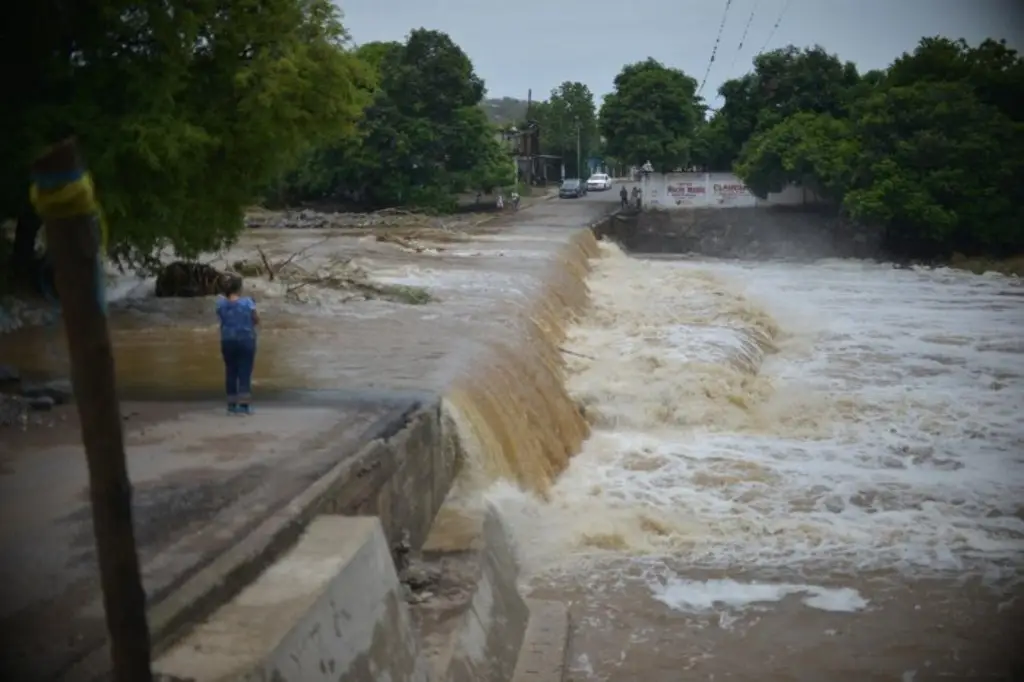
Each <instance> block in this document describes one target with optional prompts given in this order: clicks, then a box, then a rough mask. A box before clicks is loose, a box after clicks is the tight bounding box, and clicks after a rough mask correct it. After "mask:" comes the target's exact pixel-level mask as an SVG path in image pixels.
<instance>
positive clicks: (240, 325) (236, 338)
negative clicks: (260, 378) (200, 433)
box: [217, 277, 260, 414]
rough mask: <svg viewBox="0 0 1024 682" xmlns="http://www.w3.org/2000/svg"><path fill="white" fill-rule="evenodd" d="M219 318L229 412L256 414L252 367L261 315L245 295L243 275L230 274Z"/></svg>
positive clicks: (219, 305)
mask: <svg viewBox="0 0 1024 682" xmlns="http://www.w3.org/2000/svg"><path fill="white" fill-rule="evenodd" d="M217 318H218V319H219V320H220V352H221V355H222V356H223V358H224V384H225V386H224V388H225V392H226V393H227V399H228V414H252V402H251V401H252V395H251V393H252V369H253V364H254V363H255V361H256V327H257V326H258V325H259V323H260V316H259V313H257V312H256V301H254V300H253V299H252V298H251V297H250V296H242V279H241V278H240V277H230V278H229V279H227V281H226V282H225V285H224V295H223V296H218V297H217Z"/></svg>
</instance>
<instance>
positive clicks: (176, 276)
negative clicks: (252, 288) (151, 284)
mask: <svg viewBox="0 0 1024 682" xmlns="http://www.w3.org/2000/svg"><path fill="white" fill-rule="evenodd" d="M236 277H237V275H233V274H231V273H227V272H221V271H220V270H218V269H217V268H215V267H213V266H212V265H208V264H207V263H194V262H189V261H181V260H179V261H174V262H173V263H168V264H167V265H165V266H164V267H163V268H162V269H161V270H160V273H159V274H158V275H157V278H156V296H157V298H196V297H199V296H216V295H217V294H220V293H223V292H224V289H225V287H226V285H227V284H228V282H230V281H231V280H232V279H234V278H236Z"/></svg>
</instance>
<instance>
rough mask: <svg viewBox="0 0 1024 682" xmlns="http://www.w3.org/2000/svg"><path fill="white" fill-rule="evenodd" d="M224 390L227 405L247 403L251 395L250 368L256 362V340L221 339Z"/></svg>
mask: <svg viewBox="0 0 1024 682" xmlns="http://www.w3.org/2000/svg"><path fill="white" fill-rule="evenodd" d="M220 353H221V355H222V356H224V390H225V392H226V393H227V395H228V402H229V403H248V402H249V400H250V398H251V393H252V367H253V364H254V363H255V361H256V339H222V340H221V342H220Z"/></svg>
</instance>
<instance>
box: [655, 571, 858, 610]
mask: <svg viewBox="0 0 1024 682" xmlns="http://www.w3.org/2000/svg"><path fill="white" fill-rule="evenodd" d="M651 594H652V595H653V596H654V598H655V599H656V600H657V601H659V602H661V603H662V604H665V605H666V606H668V607H669V608H671V609H675V610H677V611H686V612H690V613H701V612H708V611H716V610H718V609H722V608H726V609H732V610H742V609H744V608H747V607H750V606H754V605H758V604H766V603H771V602H779V601H782V600H783V599H785V598H786V597H788V596H790V595H799V596H800V600H801V601H802V602H803V603H804V605H806V606H808V607H810V608H812V609H818V610H820V611H834V612H847V613H852V612H855V611H861V610H863V609H865V608H867V606H868V602H867V600H866V599H864V598H863V597H861V595H860V593H859V592H857V590H853V589H850V588H848V587H840V588H831V587H821V586H819V585H793V584H788V583H741V582H736V581H735V580H728V579H724V580H684V579H681V578H672V579H670V580H668V581H667V582H666V583H665V584H655V585H652V586H651Z"/></svg>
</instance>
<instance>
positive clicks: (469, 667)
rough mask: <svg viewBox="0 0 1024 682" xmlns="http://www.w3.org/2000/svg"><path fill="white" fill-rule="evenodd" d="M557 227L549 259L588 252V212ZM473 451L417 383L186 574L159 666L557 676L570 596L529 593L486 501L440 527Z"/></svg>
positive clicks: (211, 672) (203, 681) (509, 678)
mask: <svg viewBox="0 0 1024 682" xmlns="http://www.w3.org/2000/svg"><path fill="white" fill-rule="evenodd" d="M589 210H592V211H594V209H589ZM594 213H597V211H594ZM598 215H599V216H600V215H605V214H604V212H603V210H602V211H601V213H600V214H598ZM580 222H584V221H580ZM586 222H587V223H589V225H588V226H587V227H589V228H590V229H594V225H595V221H594V220H593V219H591V220H588V221H586ZM559 227H560V228H561V229H560V230H559V231H558V232H553V234H556V235H557V241H558V242H559V243H562V244H564V248H565V249H566V250H567V251H566V253H569V252H572V253H574V254H575V256H574V258H575V260H573V259H570V258H563V257H562V256H563V255H564V254H563V253H562V252H561V251H557V250H555V249H552V254H553V255H552V259H551V263H552V267H553V268H555V269H556V270H557V269H559V268H561V269H562V270H570V269H572V267H576V266H579V267H583V266H580V264H579V262H578V261H580V259H582V262H585V258H586V256H585V255H580V253H577V252H581V253H582V251H581V249H582V247H581V246H580V244H579V243H578V242H580V241H581V240H582V241H586V242H588V243H590V244H593V239H592V238H591V235H590V234H589V233H588V232H587V231H586V229H587V227H584V225H580V226H579V227H572V228H571V229H567V228H569V226H559ZM555 229H559V228H555ZM541 236H542V237H545V238H547V239H550V238H549V237H547V235H544V234H541ZM573 263H575V265H573ZM548 274H550V273H548ZM556 274H557V273H556ZM563 274H565V273H563ZM583 274H584V273H581V272H576V271H573V272H572V273H571V275H572V277H576V278H577V279H580V278H582V277H583ZM565 276H568V275H565ZM548 305H549V307H550V309H551V310H552V311H553V310H555V308H554V307H551V306H550V303H548ZM544 310H547V308H545V309H544ZM552 314H554V313H552ZM551 322H552V323H554V322H555V321H554V320H551ZM555 355H557V353H555ZM530 357H532V356H530ZM544 357H546V356H543V357H542V359H543V358H544ZM485 360H487V361H488V363H489V364H490V365H495V364H500V363H496V362H494V360H495V358H489V359H488V358H485ZM552 362H553V361H552ZM547 370H551V368H550V367H548V368H547ZM547 370H545V371H547ZM552 371H553V370H552ZM517 376H518V375H517ZM553 377H554V374H552V377H551V378H552V380H554V378H553ZM531 380H532V379H531ZM467 395H469V394H467ZM570 407H572V406H571V405H570ZM567 409H568V408H567ZM572 409H573V414H576V412H575V408H572ZM466 447H467V448H468V447H469V446H466ZM468 456H469V455H468V454H467V452H466V451H465V450H464V444H463V442H462V441H461V440H460V434H459V433H458V427H457V426H456V424H455V422H454V421H453V420H452V419H450V418H449V416H448V415H447V414H446V413H445V411H443V410H442V407H441V399H440V398H439V397H429V398H428V397H426V396H422V397H420V398H418V399H417V400H416V401H415V404H414V405H413V406H411V407H410V408H409V409H408V410H407V411H406V413H405V414H404V417H403V419H401V420H397V421H395V422H394V426H393V428H391V429H389V430H388V431H387V432H386V433H382V434H380V435H379V436H378V437H377V438H376V439H375V440H373V441H372V442H370V443H368V444H367V445H365V446H364V447H363V448H362V449H361V450H360V451H359V452H358V453H357V454H355V455H353V456H351V457H347V458H345V460H344V461H342V462H341V463H339V464H338V465H337V466H336V467H335V468H334V469H333V470H332V471H331V472H330V473H329V474H327V475H325V476H323V477H322V478H321V479H320V480H318V481H316V483H315V484H314V485H313V486H312V487H311V488H310V489H309V490H308V491H306V492H305V493H303V495H301V496H300V497H299V498H296V499H295V500H293V501H292V502H290V503H289V504H288V505H287V507H286V508H285V509H283V510H281V511H280V512H279V513H278V514H276V515H275V516H274V517H272V518H271V519H270V520H269V521H268V522H267V523H265V524H263V525H262V526H261V527H260V528H258V529H257V530H256V531H255V532H254V533H253V534H251V536H250V537H249V538H246V539H244V540H243V541H242V542H241V543H239V548H236V549H233V550H232V551H233V552H234V556H227V557H223V558H220V559H218V560H217V561H215V562H214V565H211V566H210V567H208V568H207V569H206V570H204V571H201V572H200V574H199V575H198V576H196V577H193V578H192V579H190V581H189V582H188V584H186V585H185V586H184V587H183V589H182V590H180V595H179V596H178V597H176V599H177V602H178V604H179V608H178V609H177V610H174V609H169V610H167V613H165V614H163V615H161V614H156V617H155V618H151V621H154V622H155V626H156V627H155V628H154V632H155V633H156V637H155V638H154V639H155V641H156V642H157V647H156V650H155V662H154V667H155V669H156V671H157V672H158V673H159V674H160V675H162V676H163V677H162V678H161V679H162V680H163V681H164V682H172V681H173V682H184V681H185V680H189V681H191V682H214V681H217V682H227V681H240V682H242V681H244V682H320V681H323V682H327V681H328V680H330V681H331V682H376V681H380V682H527V681H529V682H560V680H561V679H562V675H563V672H564V668H565V660H564V655H565V654H564V652H565V644H566V639H567V634H568V628H569V621H568V611H567V609H566V608H565V607H564V606H563V605H562V604H558V603H551V602H541V601H533V600H526V599H524V598H523V596H522V595H521V594H520V593H519V590H518V577H519V571H518V564H517V560H516V551H515V547H514V546H513V543H512V541H511V536H510V534H509V533H508V531H507V529H506V528H505V527H504V525H503V522H502V520H501V518H500V517H499V515H498V514H497V513H496V512H495V511H494V510H493V509H490V508H488V509H487V510H485V511H484V512H480V513H476V514H474V515H473V516H472V519H470V521H471V523H469V524H468V525H469V527H470V528H471V530H470V532H468V533H467V534H466V535H465V537H464V538H463V537H462V536H460V540H459V541H458V542H449V543H448V544H444V543H431V542H430V539H431V537H432V530H433V529H434V522H435V519H436V518H437V517H438V514H439V511H440V510H441V509H442V507H443V505H444V503H445V500H446V499H447V497H448V494H449V492H450V489H451V488H452V484H453V481H454V479H455V477H456V474H457V469H458V466H459V463H460V462H462V461H465V460H466V458H467V457H468ZM448 539H449V540H451V538H448ZM463 540H464V542H463ZM229 554H231V552H229ZM416 571H419V572H420V575H428V576H429V577H428V578H427V579H425V580H420V579H417V578H416V577H415V575H416ZM231 584H233V585H235V586H236V589H235V590H234V591H232V590H231V589H230V585H231ZM239 587H240V588H241V589H240V590H239V589H237V588H239ZM200 603H202V604H205V605H206V608H199V607H198V606H196V604H200ZM186 624H187V625H186ZM65 679H75V680H83V681H84V680H89V682H92V680H93V679H95V677H90V676H88V675H78V676H73V677H70V678H65Z"/></svg>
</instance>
